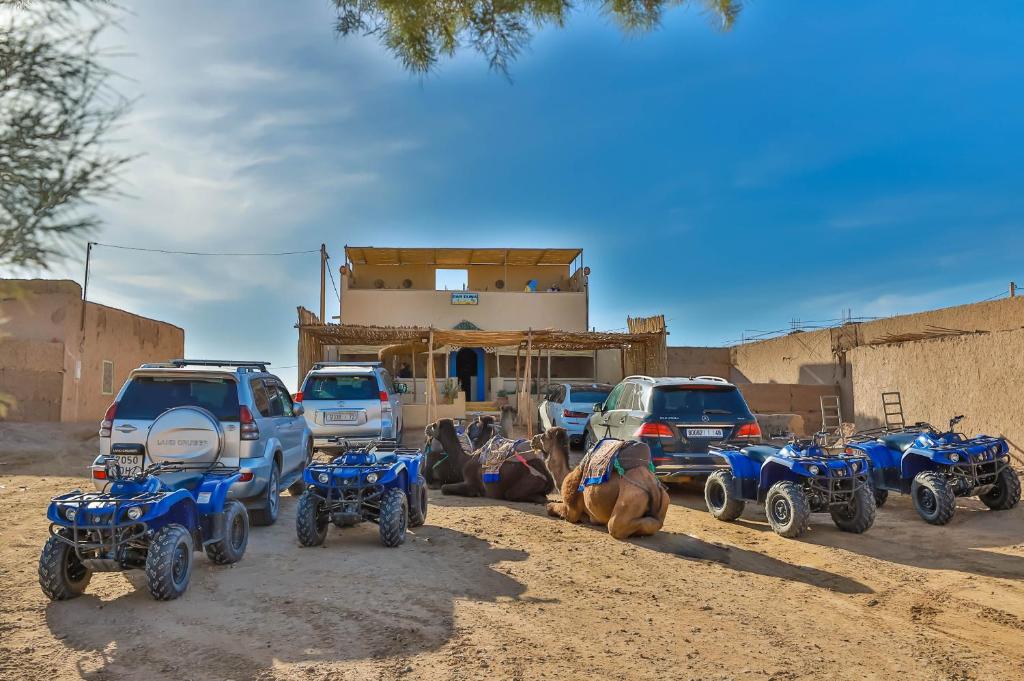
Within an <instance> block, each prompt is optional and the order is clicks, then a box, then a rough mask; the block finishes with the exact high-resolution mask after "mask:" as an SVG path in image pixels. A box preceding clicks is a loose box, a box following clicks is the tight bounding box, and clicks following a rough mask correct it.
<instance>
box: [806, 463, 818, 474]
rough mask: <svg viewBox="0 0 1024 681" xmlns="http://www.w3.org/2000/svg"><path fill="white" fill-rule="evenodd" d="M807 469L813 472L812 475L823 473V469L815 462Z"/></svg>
mask: <svg viewBox="0 0 1024 681" xmlns="http://www.w3.org/2000/svg"><path fill="white" fill-rule="evenodd" d="M807 470H809V471H810V472H811V475H818V474H820V473H821V469H820V468H818V466H816V465H815V464H813V463H812V464H811V465H810V466H808V467H807Z"/></svg>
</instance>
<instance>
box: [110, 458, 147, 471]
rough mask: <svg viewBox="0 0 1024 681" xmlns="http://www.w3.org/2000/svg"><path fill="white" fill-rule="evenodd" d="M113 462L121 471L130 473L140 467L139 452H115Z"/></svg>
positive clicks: (138, 469)
mask: <svg viewBox="0 0 1024 681" xmlns="http://www.w3.org/2000/svg"><path fill="white" fill-rule="evenodd" d="M114 462H115V463H117V466H118V468H120V469H121V472H122V473H132V472H137V471H140V470H141V469H142V455H141V454H115V455H114Z"/></svg>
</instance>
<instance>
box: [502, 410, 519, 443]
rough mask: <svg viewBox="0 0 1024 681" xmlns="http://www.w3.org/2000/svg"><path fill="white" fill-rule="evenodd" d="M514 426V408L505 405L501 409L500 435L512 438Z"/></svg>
mask: <svg viewBox="0 0 1024 681" xmlns="http://www.w3.org/2000/svg"><path fill="white" fill-rule="evenodd" d="M515 426H516V408H515V407H513V406H512V405H509V404H506V405H505V406H504V407H502V408H501V435H502V436H503V437H512V433H513V432H514V430H515Z"/></svg>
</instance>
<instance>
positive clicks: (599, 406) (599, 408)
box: [594, 402, 604, 414]
mask: <svg viewBox="0 0 1024 681" xmlns="http://www.w3.org/2000/svg"><path fill="white" fill-rule="evenodd" d="M594 413H595V414H603V413H604V402H594Z"/></svg>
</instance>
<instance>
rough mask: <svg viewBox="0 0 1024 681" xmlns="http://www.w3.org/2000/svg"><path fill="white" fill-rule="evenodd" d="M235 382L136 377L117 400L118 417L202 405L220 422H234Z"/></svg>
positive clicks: (140, 416)
mask: <svg viewBox="0 0 1024 681" xmlns="http://www.w3.org/2000/svg"><path fill="white" fill-rule="evenodd" d="M237 385H238V384H237V383H236V382H235V381H233V380H231V379H228V378H192V377H189V378H162V377H157V376H137V377H135V378H133V379H132V380H131V381H130V382H129V383H128V387H127V388H125V391H124V395H122V396H121V399H120V400H118V402H117V418H119V419H141V420H147V421H148V420H152V419H155V418H156V417H157V416H159V415H160V414H162V413H164V412H165V411H167V410H168V409H172V408H174V407H202V408H203V409H206V410H208V411H210V412H211V413H212V414H213V415H214V416H216V417H217V419H218V420H220V421H237V420H238V411H239V408H238V388H237Z"/></svg>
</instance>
